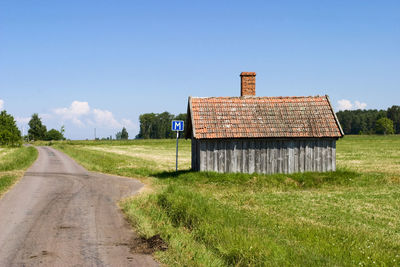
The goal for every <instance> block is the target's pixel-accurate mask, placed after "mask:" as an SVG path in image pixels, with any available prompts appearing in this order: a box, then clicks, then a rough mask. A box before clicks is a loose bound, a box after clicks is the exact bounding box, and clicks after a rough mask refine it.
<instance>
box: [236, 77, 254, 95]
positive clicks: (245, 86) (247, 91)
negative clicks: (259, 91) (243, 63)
mask: <svg viewBox="0 0 400 267" xmlns="http://www.w3.org/2000/svg"><path fill="white" fill-rule="evenodd" d="M240 78H241V80H242V81H241V86H240V87H241V88H240V96H255V95H256V73H255V72H242V73H240Z"/></svg>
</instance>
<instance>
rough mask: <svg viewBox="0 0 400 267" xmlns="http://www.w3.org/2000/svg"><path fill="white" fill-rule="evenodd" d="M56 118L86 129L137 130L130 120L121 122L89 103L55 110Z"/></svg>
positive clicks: (75, 103) (75, 102)
mask: <svg viewBox="0 0 400 267" xmlns="http://www.w3.org/2000/svg"><path fill="white" fill-rule="evenodd" d="M53 115H54V116H55V117H57V116H59V117H61V120H66V121H71V122H72V123H73V124H75V125H77V126H79V127H82V128H84V127H85V126H90V127H96V126H97V127H104V128H109V129H113V130H115V129H121V128H122V127H124V126H125V127H126V128H131V129H132V128H136V127H135V125H134V123H133V122H132V121H131V120H129V119H125V118H124V119H121V120H120V121H119V120H117V119H116V118H115V117H114V114H113V113H112V112H111V111H109V110H105V109H100V108H91V107H90V105H89V103H88V102H81V101H73V102H72V103H71V105H70V106H69V107H64V108H57V109H54V110H53Z"/></svg>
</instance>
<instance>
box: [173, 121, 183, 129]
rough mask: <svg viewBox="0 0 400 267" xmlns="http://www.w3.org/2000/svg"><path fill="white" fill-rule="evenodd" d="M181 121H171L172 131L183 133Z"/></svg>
mask: <svg viewBox="0 0 400 267" xmlns="http://www.w3.org/2000/svg"><path fill="white" fill-rule="evenodd" d="M183 123H184V122H183V121H172V131H183Z"/></svg>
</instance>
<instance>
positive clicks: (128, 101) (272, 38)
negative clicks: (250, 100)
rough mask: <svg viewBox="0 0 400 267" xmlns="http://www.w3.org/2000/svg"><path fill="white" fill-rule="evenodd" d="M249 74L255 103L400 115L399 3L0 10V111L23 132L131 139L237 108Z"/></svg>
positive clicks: (34, 4) (21, 6)
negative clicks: (216, 103)
mask: <svg viewBox="0 0 400 267" xmlns="http://www.w3.org/2000/svg"><path fill="white" fill-rule="evenodd" d="M241 71H255V72H257V86H256V89H257V95H258V96H280V95H283V96H294V95H317V94H320V95H321V94H328V95H329V96H330V98H331V101H332V102H333V105H334V107H335V109H336V110H338V109H339V108H342V109H343V108H357V107H363V108H364V107H365V108H374V109H386V108H387V107H389V106H391V105H395V104H397V105H399V104H400V1H321V0H318V1H232V0H230V1H101V0H96V1H73V0H69V1H21V0H18V1H15V0H10V1H7V0H2V1H0V108H3V109H6V110H7V111H8V112H9V113H11V114H12V115H14V117H16V118H17V119H18V122H19V125H23V124H24V122H25V123H26V121H27V118H29V117H30V116H31V115H32V114H33V113H35V112H36V113H39V114H40V115H41V117H42V118H43V121H44V122H45V124H46V125H47V127H48V128H49V129H50V128H56V129H59V128H60V126H61V125H62V124H64V125H65V128H66V136H67V137H68V138H71V139H85V138H93V129H94V128H95V127H96V128H97V136H100V137H106V136H110V135H113V136H114V135H115V133H116V132H117V130H120V129H119V128H120V127H121V126H122V125H125V126H127V128H128V132H129V134H130V137H134V136H135V135H136V134H137V133H138V117H139V115H140V114H142V113H147V112H163V111H169V112H171V113H174V114H177V113H183V112H186V105H187V97H188V96H190V95H191V96H238V95H239V92H240V78H239V74H240V72H241ZM74 101H75V102H74ZM85 102H86V103H85ZM26 129H27V128H26V127H25V131H26Z"/></svg>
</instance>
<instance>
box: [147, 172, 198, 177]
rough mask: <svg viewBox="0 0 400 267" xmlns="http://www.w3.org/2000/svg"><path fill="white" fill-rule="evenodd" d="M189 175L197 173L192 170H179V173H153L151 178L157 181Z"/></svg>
mask: <svg viewBox="0 0 400 267" xmlns="http://www.w3.org/2000/svg"><path fill="white" fill-rule="evenodd" d="M189 173H198V172H195V171H192V170H180V171H177V172H176V171H163V172H157V173H153V174H152V176H153V177H155V178H158V179H168V178H178V177H179V176H182V175H186V174H189Z"/></svg>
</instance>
